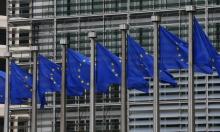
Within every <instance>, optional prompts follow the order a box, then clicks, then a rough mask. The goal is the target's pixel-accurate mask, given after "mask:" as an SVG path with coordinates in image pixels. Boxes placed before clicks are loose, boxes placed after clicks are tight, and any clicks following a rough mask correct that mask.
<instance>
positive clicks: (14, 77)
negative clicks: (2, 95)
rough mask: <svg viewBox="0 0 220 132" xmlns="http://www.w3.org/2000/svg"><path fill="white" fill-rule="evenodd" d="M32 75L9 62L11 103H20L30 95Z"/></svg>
mask: <svg viewBox="0 0 220 132" xmlns="http://www.w3.org/2000/svg"><path fill="white" fill-rule="evenodd" d="M32 80H33V79H32V75H31V74H29V73H28V72H27V71H25V70H24V69H22V68H21V67H20V66H18V65H17V64H15V63H14V62H11V75H10V86H11V87H10V88H11V103H12V104H22V103H24V102H25V101H26V100H27V99H29V98H31V97H32Z"/></svg>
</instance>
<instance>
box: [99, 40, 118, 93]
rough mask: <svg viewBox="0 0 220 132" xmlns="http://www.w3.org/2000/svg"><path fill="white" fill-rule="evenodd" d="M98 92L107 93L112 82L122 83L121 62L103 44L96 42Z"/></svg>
mask: <svg viewBox="0 0 220 132" xmlns="http://www.w3.org/2000/svg"><path fill="white" fill-rule="evenodd" d="M96 50H97V51H96V53H97V54H96V62H97V63H96V69H97V70H96V79H97V80H96V92H98V93H99V92H100V93H106V92H108V87H109V86H110V85H112V84H120V83H121V63H120V59H119V57H117V56H116V55H114V54H112V53H111V52H110V51H108V50H107V49H106V48H105V47H103V46H102V45H101V44H99V43H97V44H96Z"/></svg>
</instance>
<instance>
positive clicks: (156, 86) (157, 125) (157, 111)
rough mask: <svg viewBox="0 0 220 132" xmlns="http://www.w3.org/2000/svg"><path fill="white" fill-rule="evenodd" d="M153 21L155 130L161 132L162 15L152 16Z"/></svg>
mask: <svg viewBox="0 0 220 132" xmlns="http://www.w3.org/2000/svg"><path fill="white" fill-rule="evenodd" d="M151 21H152V22H153V24H154V32H153V35H154V40H153V42H154V44H153V55H154V76H153V84H154V86H153V103H154V104H153V120H154V121H153V122H154V125H153V130H154V132H160V89H159V66H158V59H159V55H158V51H159V39H158V36H159V34H158V25H159V22H160V16H156V15H155V16H151Z"/></svg>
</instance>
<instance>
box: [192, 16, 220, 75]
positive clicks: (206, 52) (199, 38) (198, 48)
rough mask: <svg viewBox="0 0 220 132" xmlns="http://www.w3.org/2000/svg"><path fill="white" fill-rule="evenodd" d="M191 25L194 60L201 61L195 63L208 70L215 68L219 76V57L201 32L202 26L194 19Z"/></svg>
mask: <svg viewBox="0 0 220 132" xmlns="http://www.w3.org/2000/svg"><path fill="white" fill-rule="evenodd" d="M193 24H194V26H193V30H194V32H193V33H194V45H195V47H194V48H195V52H196V58H197V59H200V60H201V62H197V63H201V64H202V65H204V66H205V67H208V68H210V69H212V67H215V68H216V70H217V72H218V74H219V76H220V55H219V54H218V52H217V51H216V49H215V48H214V47H213V45H212V44H211V42H210V40H209V38H208V37H207V35H206V34H205V32H204V31H203V29H202V26H200V24H199V23H198V21H197V20H196V18H195V17H194V23H193Z"/></svg>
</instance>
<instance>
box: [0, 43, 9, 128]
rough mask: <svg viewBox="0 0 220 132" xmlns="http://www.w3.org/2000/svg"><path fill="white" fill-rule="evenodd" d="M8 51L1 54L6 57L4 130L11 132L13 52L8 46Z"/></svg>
mask: <svg viewBox="0 0 220 132" xmlns="http://www.w3.org/2000/svg"><path fill="white" fill-rule="evenodd" d="M6 50H7V51H6V52H5V53H3V55H1V56H2V57H4V58H6V64H5V67H6V69H5V72H6V74H5V105H4V132H9V122H10V120H9V103H10V83H9V79H10V75H9V73H10V71H9V70H10V68H9V59H10V56H11V54H10V53H9V51H8V47H6Z"/></svg>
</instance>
